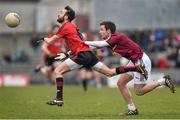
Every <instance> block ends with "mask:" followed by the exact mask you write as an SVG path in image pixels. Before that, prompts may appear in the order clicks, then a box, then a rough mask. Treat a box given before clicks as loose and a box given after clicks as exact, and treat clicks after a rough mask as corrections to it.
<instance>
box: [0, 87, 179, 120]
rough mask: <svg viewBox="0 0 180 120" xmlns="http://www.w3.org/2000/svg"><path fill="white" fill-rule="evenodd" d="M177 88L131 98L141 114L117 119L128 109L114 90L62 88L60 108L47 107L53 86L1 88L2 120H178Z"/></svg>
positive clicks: (0, 109)
mask: <svg viewBox="0 0 180 120" xmlns="http://www.w3.org/2000/svg"><path fill="white" fill-rule="evenodd" d="M178 91H180V88H177V91H176V93H175V94H171V93H170V91H169V90H168V89H167V88H162V89H157V90H155V91H153V92H151V93H148V94H146V95H144V96H140V97H139V96H136V95H135V94H134V92H132V93H133V97H134V100H135V103H136V106H137V107H138V109H139V111H140V115H138V116H118V113H119V112H123V111H125V110H127V106H126V105H125V103H124V101H123V99H122V97H121V96H120V93H119V91H118V89H117V88H114V89H112V88H107V87H104V88H102V89H100V90H98V89H96V88H94V87H90V88H89V90H88V91H87V92H84V91H83V90H82V88H81V86H67V85H66V86H65V87H64V100H65V104H64V106H63V107H57V106H49V105H46V104H45V103H46V101H47V100H49V99H51V98H53V97H54V95H55V87H54V86H45V85H41V86H29V87H26V88H21V87H0V118H1V119H3V118H4V119H9V118H11V119H14V118H16V119H25V118H27V119H54V118H57V119H63V118H66V119H70V118H71V119H74V118H76V119H80V118H83V119H88V118H89V119H92V118H95V119H100V118H105V119H106V118H108V119H117V118H121V119H122V118H123V119H124V118H127V119H134V118H141V119H145V118H150V119H154V118H157V119H160V118H166V119H168V118H169V119H170V118H180V94H179V92H178Z"/></svg>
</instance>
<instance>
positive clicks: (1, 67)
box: [0, 0, 180, 88]
mask: <svg viewBox="0 0 180 120" xmlns="http://www.w3.org/2000/svg"><path fill="white" fill-rule="evenodd" d="M66 5H69V6H71V7H72V8H73V9H74V10H75V11H76V19H75V21H74V22H75V23H76V24H77V26H78V27H79V29H80V30H81V31H82V32H85V33H86V34H85V35H86V37H87V40H96V39H97V38H98V29H99V23H100V22H102V21H103V20H110V21H113V22H115V24H116V26H117V30H118V31H122V32H124V33H126V34H127V35H128V36H129V37H130V38H132V39H133V40H134V41H135V42H136V43H138V44H139V45H140V46H141V47H142V49H143V50H144V51H145V52H146V53H147V54H148V55H149V57H150V58H151V60H152V68H153V69H152V77H151V78H150V79H152V80H156V79H158V78H160V77H162V76H163V75H164V74H170V75H171V76H172V78H173V80H174V81H175V83H176V85H178V84H180V79H179V77H178V75H179V74H180V69H179V68H180V29H179V28H180V14H179V13H180V9H179V8H180V1H179V0H0V86H27V85H30V84H49V82H48V80H47V78H45V77H44V76H43V75H41V74H39V73H38V74H37V73H35V72H34V69H35V67H36V65H38V64H40V63H43V55H42V54H43V51H42V50H41V43H37V42H36V41H37V40H39V39H40V38H41V37H45V36H48V34H49V33H50V32H51V29H52V26H53V25H55V24H57V22H56V19H57V14H58V12H59V11H60V10H61V9H62V8H64V7H65V6H66ZM9 12H16V13H18V14H19V15H20V17H21V23H20V25H19V26H18V27H17V28H9V27H7V26H6V24H5V21H4V17H5V15H6V14H7V13H9ZM95 54H96V55H97V56H98V57H99V58H100V59H101V60H102V61H103V62H104V63H105V64H107V65H108V66H110V67H115V66H118V65H126V64H127V62H128V61H127V60H125V59H123V58H120V57H119V56H116V55H114V54H113V53H112V52H111V51H110V50H109V49H108V48H102V49H99V50H97V51H95ZM84 74H85V73H83V72H82V71H81V72H78V71H72V72H70V73H68V74H66V75H65V84H76V85H78V84H80V83H81V79H82V78H81V77H80V76H83V75H84ZM87 76H91V75H89V74H88V75H87ZM92 76H94V77H90V78H91V79H92V80H90V81H89V82H88V83H89V84H90V85H95V86H97V88H101V87H102V86H109V87H116V80H117V77H113V78H107V77H105V76H102V75H100V74H96V73H95V74H93V75H92Z"/></svg>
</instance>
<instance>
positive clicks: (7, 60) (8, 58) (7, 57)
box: [2, 53, 13, 63]
mask: <svg viewBox="0 0 180 120" xmlns="http://www.w3.org/2000/svg"><path fill="white" fill-rule="evenodd" d="M2 58H3V60H4V61H5V63H12V61H13V60H12V56H11V54H9V53H4V54H3V55H2Z"/></svg>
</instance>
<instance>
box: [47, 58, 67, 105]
mask: <svg viewBox="0 0 180 120" xmlns="http://www.w3.org/2000/svg"><path fill="white" fill-rule="evenodd" d="M68 71H70V68H69V66H68V65H67V64H66V62H65V61H64V62H62V63H61V64H59V65H58V66H57V67H56V69H55V70H54V75H55V77H56V86H57V91H56V98H55V99H53V100H50V101H48V102H47V104H49V105H57V106H62V105H63V104H64V101H63V86H64V81H63V74H65V73H66V72H68Z"/></svg>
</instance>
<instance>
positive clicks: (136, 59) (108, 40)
mask: <svg viewBox="0 0 180 120" xmlns="http://www.w3.org/2000/svg"><path fill="white" fill-rule="evenodd" d="M99 35H100V38H101V39H103V40H100V41H86V42H85V43H86V44H87V45H89V46H92V47H93V48H95V47H98V48H99V47H105V46H109V47H110V48H111V49H112V50H113V51H114V52H116V53H118V54H120V55H121V56H123V57H125V58H127V59H129V60H130V61H129V63H128V65H127V66H129V65H138V64H144V66H145V68H146V70H147V72H148V76H149V75H150V72H151V60H150V59H149V57H148V56H147V55H146V53H144V52H143V51H142V49H141V48H140V47H139V45H137V44H136V43H135V42H133V40H131V39H130V38H128V37H127V36H126V35H125V34H123V33H120V32H116V26H115V24H114V23H113V22H111V21H104V22H102V23H100V30H99ZM132 79H134V91H135V93H136V94H137V95H138V96H140V95H144V94H146V93H148V92H150V91H152V90H153V89H155V88H157V87H158V86H161V85H166V86H167V87H169V88H170V90H171V92H172V93H174V92H175V88H174V85H173V83H172V82H171V79H170V76H169V75H166V76H164V77H163V78H162V79H159V80H157V81H152V82H150V83H147V80H146V79H145V77H144V76H142V75H141V74H140V73H137V72H127V73H123V74H121V76H120V78H119V80H118V83H117V85H118V88H119V91H120V92H121V94H122V97H123V98H124V100H125V102H126V103H127V106H128V111H127V112H124V113H120V115H138V110H137V108H136V107H135V105H134V103H133V100H132V95H131V93H130V91H129V88H128V87H127V83H128V82H129V81H131V80H132Z"/></svg>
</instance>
